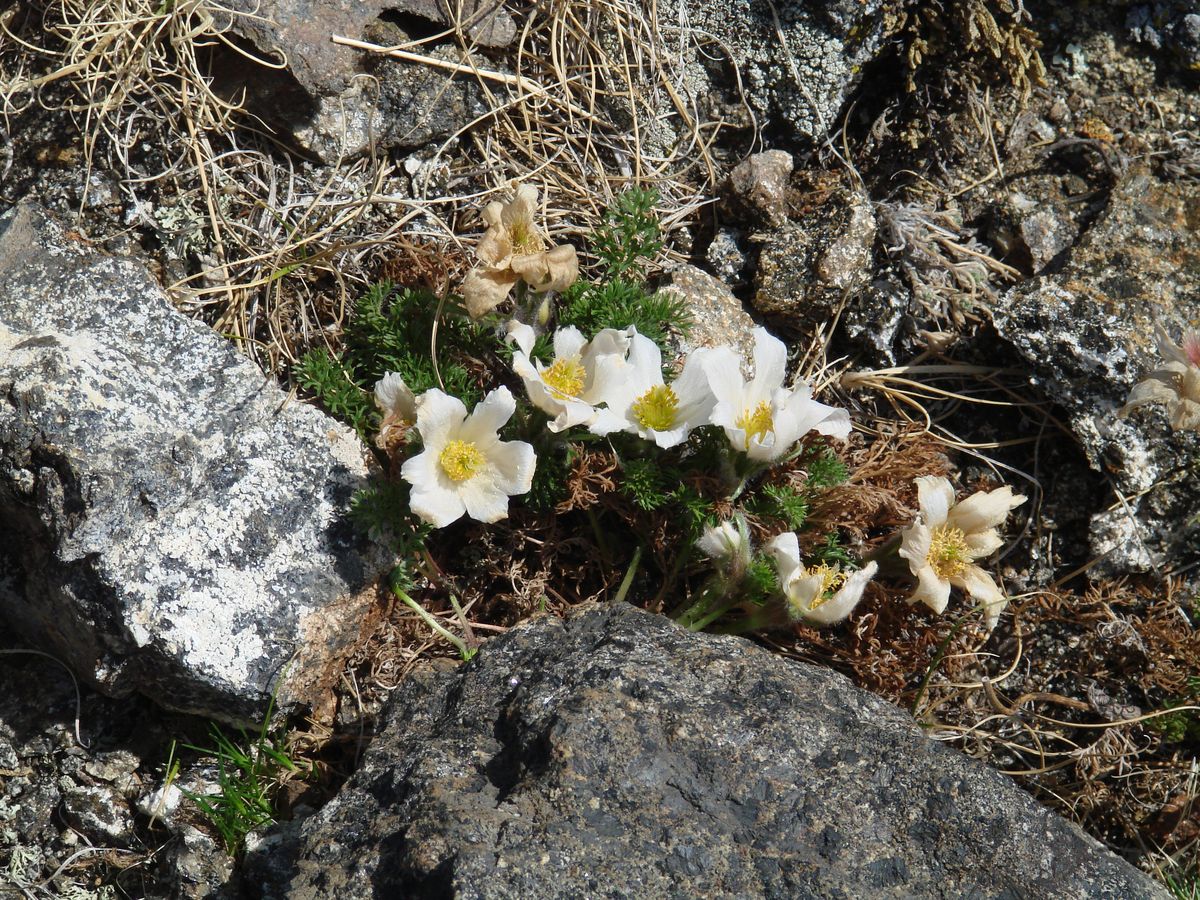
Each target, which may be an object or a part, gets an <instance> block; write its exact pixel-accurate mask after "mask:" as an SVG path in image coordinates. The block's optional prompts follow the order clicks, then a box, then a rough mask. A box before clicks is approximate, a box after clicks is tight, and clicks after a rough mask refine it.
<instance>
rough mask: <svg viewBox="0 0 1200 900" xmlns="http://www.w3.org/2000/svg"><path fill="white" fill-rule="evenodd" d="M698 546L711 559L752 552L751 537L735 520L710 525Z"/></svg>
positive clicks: (697, 543)
mask: <svg viewBox="0 0 1200 900" xmlns="http://www.w3.org/2000/svg"><path fill="white" fill-rule="evenodd" d="M696 546H697V547H698V548H699V549H700V552H701V553H703V554H704V555H705V556H707V557H708V558H709V559H718V560H720V559H733V558H734V557H738V556H742V555H743V554H748V553H749V552H750V541H749V538H748V537H747V536H746V535H744V534H742V531H741V529H739V528H738V526H737V525H735V524H734V523H733V522H722V523H721V524H720V525H709V526H708V527H707V528H705V529H704V534H702V535H700V538H699V540H697V541H696Z"/></svg>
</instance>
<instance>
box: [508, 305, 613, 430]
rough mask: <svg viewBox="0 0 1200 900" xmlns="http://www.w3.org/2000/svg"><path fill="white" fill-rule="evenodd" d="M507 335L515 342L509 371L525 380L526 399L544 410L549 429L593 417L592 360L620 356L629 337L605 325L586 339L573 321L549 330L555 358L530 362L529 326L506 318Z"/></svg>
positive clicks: (586, 422)
mask: <svg viewBox="0 0 1200 900" xmlns="http://www.w3.org/2000/svg"><path fill="white" fill-rule="evenodd" d="M508 340H510V341H513V342H514V343H515V344H516V345H517V349H516V350H515V351H514V352H513V371H514V372H516V373H517V374H518V375H520V376H521V379H522V380H523V381H524V382H525V390H526V391H527V392H528V393H529V400H530V402H531V403H533V405H534V406H536V407H537V408H538V409H540V410H542V411H543V412H545V413H546V414H547V415H550V416H553V420H552V421H551V422H550V423H549V426H548V427H549V428H550V430H551V431H555V432H558V431H563V430H564V429H567V428H571V427H572V426H574V425H589V424H591V422H592V421H593V420H594V419H595V418H596V407H595V404H596V403H599V402H600V400H599V397H598V391H597V390H596V365H597V362H598V361H599V360H600V359H602V358H603V357H605V356H607V355H613V356H618V357H620V358H621V359H624V358H625V354H626V352H627V351H628V349H629V337H628V335H627V334H626V333H625V332H623V331H617V330H616V329H615V328H605V329H604V330H603V331H601V332H600V333H599V334H597V335H596V336H595V337H594V338H592V339H591V340H590V341H585V340H584V339H583V335H582V334H580V333H579V329H577V328H575V327H574V326H567V327H566V328H560V329H558V330H557V331H556V332H555V333H554V362H553V363H551V364H550V365H549V366H544V365H542V364H541V363H536V364H535V363H533V362H532V361H531V360H530V359H529V354H530V353H531V352H533V343H534V340H535V335H534V331H533V329H532V328H530V327H529V326H528V325H524V324H522V323H520V322H510V323H509V324H508Z"/></svg>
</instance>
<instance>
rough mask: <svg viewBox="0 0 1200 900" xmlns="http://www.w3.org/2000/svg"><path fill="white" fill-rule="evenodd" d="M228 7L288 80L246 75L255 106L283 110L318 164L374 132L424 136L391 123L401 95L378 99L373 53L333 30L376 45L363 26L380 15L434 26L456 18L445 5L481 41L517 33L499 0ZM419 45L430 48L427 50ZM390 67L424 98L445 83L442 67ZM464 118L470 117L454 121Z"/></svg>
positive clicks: (276, 113)
mask: <svg viewBox="0 0 1200 900" xmlns="http://www.w3.org/2000/svg"><path fill="white" fill-rule="evenodd" d="M228 7H229V9H230V10H231V12H233V13H234V14H233V15H232V16H230V17H229V19H228V22H227V23H226V24H228V25H229V28H230V30H231V32H232V33H233V34H234V35H236V36H238V37H240V38H243V39H245V40H247V41H249V42H250V43H251V44H252V45H253V47H254V48H255V49H256V50H257V52H258V53H259V54H260V55H261V56H262V57H263V58H265V59H269V60H272V61H275V62H284V63H285V64H286V65H285V72H286V79H289V80H287V81H285V80H283V79H281V78H280V77H273V76H274V75H275V73H272V72H271V71H270V70H268V69H265V68H264V69H262V70H261V71H259V72H257V73H256V75H257V77H255V78H251V79H249V83H248V84H247V88H248V90H249V92H250V100H251V106H252V108H254V109H256V110H257V111H258V112H259V113H260V114H262V115H265V116H266V117H268V118H270V119H271V120H272V121H277V122H278V121H279V119H280V117H281V116H282V117H284V118H285V119H286V125H287V126H288V129H289V130H290V131H291V133H292V136H293V137H294V138H295V139H296V141H297V142H298V143H299V144H300V145H301V146H302V147H304V148H305V149H307V150H309V151H311V152H313V153H315V154H316V155H318V156H319V157H321V159H322V160H323V161H324V162H334V161H336V160H337V159H338V158H340V157H341V156H343V155H346V156H353V155H355V154H357V153H360V152H362V151H363V150H365V149H366V148H367V147H368V146H369V145H370V143H371V141H372V139H375V140H377V141H378V140H379V139H380V137H381V136H382V137H384V138H385V140H386V139H395V140H396V141H397V142H398V143H402V144H403V143H408V141H411V143H409V144H408V145H410V146H415V145H419V144H420V143H423V141H422V140H421V139H420V135H411V136H410V137H409V138H408V140H407V141H406V140H405V135H404V132H405V131H407V130H408V129H405V128H403V127H402V125H399V124H397V123H395V122H393V121H391V118H390V115H389V108H391V107H395V106H397V105H398V103H399V101H398V100H397V99H396V98H395V97H394V96H393V97H392V99H391V101H390V102H389V103H386V104H382V103H379V102H377V100H378V99H379V98H377V97H376V95H375V92H374V91H372V90H370V89H369V88H368V86H367V85H366V84H365V83H364V82H369V81H370V80H371V79H370V78H366V77H365V74H366V72H367V70H368V68H369V66H370V65H371V58H370V57H368V56H367V55H365V54H364V52H363V51H361V50H357V49H353V48H351V47H347V46H343V45H340V44H336V43H334V42H333V40H332V39H331V38H332V36H333V35H339V36H341V37H345V38H350V39H352V40H367V41H369V42H374V41H373V35H371V34H370V33H368V32H369V29H370V28H371V26H373V25H375V24H376V23H377V21H378V19H379V17H380V15H381V14H382V13H384V12H387V13H389V14H391V15H393V16H399V15H403V16H407V17H408V19H409V20H411V21H413V22H418V23H419V22H422V21H424V22H427V23H428V26H429V27H430V28H431V29H436V30H439V31H440V30H443V29H444V28H447V27H453V26H454V24H455V22H454V16H453V15H452V14H451V12H450V10H454V11H456V12H457V14H458V21H459V22H461V23H465V27H464V28H463V33H464V35H465V36H466V37H467V38H468V39H469V40H470V41H472V42H474V43H475V44H476V45H478V46H481V47H502V46H505V45H507V44H508V43H509V42H511V41H512V40H513V38H514V37H515V36H516V33H517V29H516V23H515V22H514V21H513V19H512V17H511V16H510V15H509V14H508V12H506V11H505V10H504V8H503V6H501V5H500V4H495V3H486V4H485V3H483V2H479V0H465V2H456V3H455V4H453V5H452V6H447V5H446V4H444V3H441V2H438V0H366V2H355V3H339V2H331V0H234V2H232V3H230V4H228ZM422 52H426V53H428V52H429V51H428V48H426V49H425V50H423V51H422ZM434 55H438V54H436V53H435V54H434ZM453 61H457V60H453ZM388 65H390V66H391V67H392V69H396V70H403V71H405V72H406V73H407V74H406V75H404V76H403V77H402V79H401V80H402V83H412V84H417V85H419V86H420V87H419V89H418V90H417V91H416V92H415V95H414V100H421V99H424V100H426V101H428V100H429V99H430V96H429V94H430V92H429V89H428V87H427V85H426V81H431V80H433V79H436V80H437V83H439V84H441V85H443V86H446V85H447V83H448V75H447V73H446V72H444V71H442V72H440V73H438V72H435V71H434V70H432V69H430V68H429V67H427V66H420V65H419V64H413V63H402V62H397V61H395V60H390V61H389V62H388ZM450 85H451V87H450V94H451V98H453V96H455V95H456V93H457V92H459V91H460V87H459V86H458V85H457V82H450ZM383 96H387V92H383ZM436 105H437V109H436V114H437V119H438V121H439V122H440V124H441V125H443V126H446V125H449V124H450V120H449V119H447V117H446V115H445V114H446V110H447V109H448V108H449V107H450V106H452V105H453V104H450V105H447V103H446V102H444V100H443V99H442V98H438V99H437V104H436ZM413 114H414V115H415V114H416V113H415V111H414V113H413ZM456 121H457V120H456ZM466 121H469V119H464V120H462V121H459V122H458V125H461V124H465V122H466ZM452 127H457V126H452ZM426 140H428V138H426Z"/></svg>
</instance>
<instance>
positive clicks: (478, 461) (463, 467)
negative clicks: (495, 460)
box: [438, 441, 484, 482]
mask: <svg viewBox="0 0 1200 900" xmlns="http://www.w3.org/2000/svg"><path fill="white" fill-rule="evenodd" d="M438 462H439V463H440V464H441V466H442V471H443V472H445V473H446V477H448V478H449V479H450V480H451V481H455V482H461V481H466V480H467V479H468V478H471V477H473V476H474V475H475V474H476V473H478V472H479V470H480V468H482V467H483V462H484V459H483V454H482V453H480V452H479V448H478V447H476V446H475V445H474V444H472V443H471V442H470V441H451V442H450V443H448V444H447V445H446V446H445V448H443V450H442V453H441V455H440V456H438Z"/></svg>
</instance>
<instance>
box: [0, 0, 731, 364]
mask: <svg viewBox="0 0 1200 900" xmlns="http://www.w3.org/2000/svg"><path fill="white" fill-rule="evenodd" d="M22 9H23V10H24V8H23V7H22ZM649 12H650V14H649V15H648V14H647V10H646V9H644V8H643V6H642V5H641V4H640V3H637V2H631V0H616V2H606V3H602V4H592V5H588V6H579V5H577V4H564V3H552V2H542V3H536V4H534V5H533V6H531V7H530V8H529V9H528V11H527V15H526V16H525V17H524V19H523V22H522V28H521V31H520V34H519V36H518V39H517V43H516V45H515V47H513V48H512V49H511V50H510V51H509V58H508V60H507V61H508V63H509V65H510V66H511V68H512V70H513V72H514V73H515V74H507V73H498V72H496V71H495V70H494V67H495V64H494V63H493V62H492V61H491V60H490V59H485V58H484V57H483V56H481V55H480V53H479V50H478V48H477V47H475V46H473V44H472V43H471V41H470V40H469V39H468V38H467V36H466V33H465V30H464V28H463V23H461V22H460V23H455V24H454V25H452V26H451V27H450V28H448V29H447V30H446V31H445V32H444V33H443V34H442V35H439V36H434V37H433V38H429V39H423V40H419V41H414V42H411V43H409V44H405V45H401V46H398V47H393V48H381V47H377V46H374V45H369V44H363V43H361V42H358V43H357V44H356V45H357V46H358V47H359V48H360V49H363V52H364V53H366V52H377V53H392V54H393V55H401V56H402V57H403V58H404V60H405V61H406V62H407V64H409V65H418V66H430V67H435V68H436V70H438V71H444V72H445V74H446V78H447V79H448V80H449V79H452V78H470V79H473V80H474V81H475V82H476V83H477V85H478V88H479V90H481V91H482V92H483V94H484V96H485V97H486V100H487V105H488V107H489V109H488V112H487V113H486V114H485V115H483V116H481V117H479V118H478V119H477V120H475V121H473V122H470V123H468V124H467V125H465V126H464V127H462V128H461V129H459V131H458V132H457V133H455V134H454V135H452V136H451V137H450V138H448V139H447V140H445V141H444V142H443V143H442V144H441V145H440V146H439V147H437V148H436V149H435V150H434V151H433V152H432V153H429V152H423V153H422V159H421V166H420V170H419V171H418V172H417V173H416V174H415V175H414V176H413V177H412V178H411V179H408V178H406V177H405V176H403V175H401V174H400V172H399V170H398V168H397V166H396V165H395V159H394V157H389V156H386V155H384V156H372V157H369V158H359V159H355V160H346V161H342V162H341V163H339V164H338V165H335V166H327V167H319V166H312V165H307V164H300V163H297V162H296V161H295V160H294V157H292V156H291V155H290V154H289V153H288V152H286V150H284V149H282V148H281V147H280V146H278V145H277V144H275V143H274V142H273V141H271V140H270V139H268V137H267V135H268V133H269V129H268V128H266V127H265V126H264V125H263V123H261V122H259V121H257V120H256V119H254V118H253V117H252V116H251V115H249V114H248V112H247V111H246V110H245V109H244V108H243V106H242V105H241V102H240V98H238V97H225V96H222V95H221V94H220V93H219V91H218V90H216V89H215V88H214V84H216V83H217V76H219V74H220V72H219V62H214V60H216V59H218V56H219V54H218V51H220V53H221V54H225V55H226V57H227V56H228V54H230V53H240V54H242V55H243V56H244V55H246V51H245V50H244V49H242V45H241V44H240V43H239V42H236V41H234V40H233V39H231V37H230V35H229V28H230V24H231V20H230V16H231V15H232V14H230V13H228V12H227V11H224V10H223V8H221V7H220V6H218V5H216V4H214V3H210V2H208V0H189V2H184V3H178V4H160V3H158V2H156V0H103V2H97V3H88V2H84V0H50V2H47V3H45V4H44V5H42V6H39V7H37V9H36V10H34V9H29V10H25V11H23V12H22V13H21V14H20V15H15V14H12V11H11V10H10V12H9V14H6V16H5V18H4V20H3V22H0V25H2V26H3V28H4V32H3V36H4V38H5V44H6V46H5V47H4V49H3V50H2V51H0V109H2V111H3V113H4V120H5V122H6V123H7V122H11V121H12V120H13V118H14V117H16V116H18V115H20V114H21V113H22V112H23V111H25V110H27V109H29V108H31V107H32V106H34V105H40V106H42V107H44V108H45V109H46V110H48V111H57V112H65V113H68V114H69V115H71V116H72V117H73V118H74V120H75V121H76V123H77V126H78V131H79V134H80V140H81V143H82V148H83V152H84V154H85V155H86V159H87V161H88V165H89V166H92V165H95V166H97V167H100V168H104V169H105V170H107V171H109V172H111V173H113V174H114V175H115V176H116V178H117V179H118V181H119V183H120V188H121V191H122V193H123V194H124V195H125V198H126V200H127V201H128V202H129V205H131V206H133V207H134V209H135V210H136V211H137V214H136V216H135V219H136V221H134V222H133V223H132V224H133V226H134V227H135V228H140V229H143V230H145V231H148V232H150V233H152V234H158V235H160V236H161V238H162V242H163V243H164V244H165V245H166V252H165V253H164V258H165V259H167V260H170V259H172V258H173V259H175V260H176V261H177V263H176V265H175V267H174V268H173V269H172V268H171V267H170V266H168V271H167V272H166V273H165V274H164V277H165V278H166V280H167V281H168V283H169V285H170V287H171V289H172V295H173V296H174V297H175V299H176V302H177V303H178V305H179V306H180V308H182V309H183V310H185V311H187V312H189V313H192V314H194V315H198V316H201V317H202V318H204V320H205V321H207V322H209V323H210V324H212V325H213V326H214V327H216V328H217V329H218V330H219V331H221V332H222V333H225V334H227V335H229V336H230V337H232V338H234V339H236V340H237V341H238V342H239V343H240V345H241V346H242V347H243V349H244V351H245V352H246V353H247V354H248V355H249V356H250V357H251V358H253V359H255V361H256V362H258V363H259V365H260V366H261V367H262V368H264V369H266V370H267V371H271V372H276V373H279V372H283V371H286V369H287V368H288V366H289V365H290V364H291V363H292V362H294V361H295V360H296V359H297V358H298V357H299V355H300V354H301V353H302V352H303V351H304V350H305V349H307V348H308V347H310V346H312V345H314V344H318V343H321V342H324V341H328V340H331V339H333V340H336V336H337V334H339V333H340V330H341V327H342V324H343V321H344V317H345V315H346V312H347V309H348V308H349V306H350V304H351V302H352V300H353V299H354V298H355V297H356V296H357V295H358V294H359V293H361V291H362V290H363V288H364V286H365V285H366V284H368V283H369V282H371V281H373V280H376V279H377V278H378V277H379V276H380V274H381V273H382V272H385V271H390V272H394V271H395V269H396V268H397V262H396V260H398V259H399V260H405V259H407V260H410V261H411V260H413V259H415V258H417V257H418V256H421V255H428V254H430V253H432V254H434V255H436V256H439V257H443V258H446V259H449V260H452V261H459V262H461V261H462V260H464V259H465V258H466V256H467V252H466V247H465V246H464V245H463V243H462V240H463V235H464V232H467V231H469V230H470V227H471V225H472V223H474V222H475V219H474V215H475V211H476V210H477V209H479V208H480V207H481V206H482V205H483V204H484V203H485V202H486V201H487V200H488V199H490V198H491V197H492V196H493V195H498V194H502V193H504V192H507V191H508V190H509V189H510V188H511V185H512V183H513V182H514V181H516V180H530V181H532V182H534V183H535V184H538V185H539V186H541V187H542V188H543V196H544V197H545V204H544V205H545V209H544V212H545V215H546V220H547V223H548V225H549V230H550V231H551V233H552V234H553V236H554V238H555V240H569V241H574V242H576V243H583V244H585V243H586V241H585V240H584V236H585V235H586V234H587V233H588V232H589V231H590V230H591V229H592V228H593V227H594V226H595V225H596V224H597V223H598V221H599V219H600V217H601V215H602V214H603V212H604V210H605V209H606V208H607V206H608V205H609V204H610V202H611V201H612V199H613V197H614V196H615V195H616V194H617V193H619V192H620V191H622V190H623V189H624V188H625V187H628V186H630V185H635V184H636V185H641V186H653V187H655V188H657V189H658V191H659V193H660V196H661V203H660V207H659V212H660V214H661V218H662V223H663V227H664V230H665V231H666V232H667V233H668V234H670V233H672V232H674V231H676V230H677V229H679V228H681V227H683V226H684V225H685V224H687V223H689V222H691V221H693V220H694V219H695V217H696V215H697V213H698V211H699V209H700V208H701V207H702V206H703V204H704V203H705V202H706V198H707V196H708V194H709V193H711V191H712V190H713V189H714V188H715V185H716V182H717V178H718V166H717V163H716V161H715V160H714V158H713V155H712V150H711V148H712V145H713V142H714V140H715V139H716V137H717V135H718V133H719V132H720V130H721V128H722V127H723V123H722V122H720V121H717V122H709V121H704V120H703V119H702V117H701V116H700V113H699V112H698V109H697V107H696V103H695V101H696V97H694V96H692V95H691V94H689V93H687V91H686V90H684V88H683V87H682V86H683V85H685V84H686V83H687V79H688V75H689V73H688V71H687V68H686V65H687V64H686V62H685V60H686V59H687V58H688V57H689V56H690V55H692V54H693V53H696V52H702V53H705V54H708V55H710V56H711V55H715V54H721V53H723V51H722V50H721V49H720V48H719V47H716V46H715V45H714V43H713V41H712V40H711V39H710V38H708V37H705V36H703V35H697V34H694V33H691V32H688V31H681V30H679V29H677V28H673V27H671V26H668V25H666V24H664V23H660V22H659V21H658V20H657V19H656V17H655V15H654V12H653V7H651V8H650V10H649ZM331 39H334V36H332V35H331ZM446 41H450V42H452V43H453V44H454V45H455V46H456V49H457V53H458V56H459V60H460V61H459V62H458V63H456V64H455V63H451V64H447V63H446V62H445V61H444V60H441V59H438V58H436V57H434V56H432V55H430V53H428V52H427V51H428V50H429V49H430V48H429V47H428V46H426V44H427V43H439V44H444V42H446ZM668 47H669V48H671V49H670V50H669V51H668V49H667V48H668ZM254 62H255V63H256V64H260V65H264V66H265V65H270V63H269V62H268V61H266V60H262V59H254ZM146 146H153V147H156V148H162V149H161V153H159V152H157V151H156V152H154V153H146V152H145V151H144V148H145V147H146ZM5 162H6V163H9V162H11V156H10V157H9V159H8V160H5ZM398 188H402V190H398ZM399 268H401V269H402V268H404V263H403V262H401V263H400V264H399ZM446 268H447V273H446V274H448V275H451V276H452V275H453V274H454V273H456V272H459V271H461V268H462V267H461V265H457V264H455V263H453V262H452V264H451V265H450V266H448V267H446ZM455 281H456V279H455V278H453V277H447V278H445V279H444V280H442V282H441V284H440V285H439V287H440V288H441V289H442V290H443V291H445V290H447V289H453V288H454V287H455V286H456V285H455Z"/></svg>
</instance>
